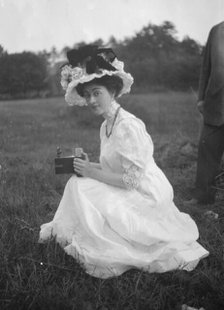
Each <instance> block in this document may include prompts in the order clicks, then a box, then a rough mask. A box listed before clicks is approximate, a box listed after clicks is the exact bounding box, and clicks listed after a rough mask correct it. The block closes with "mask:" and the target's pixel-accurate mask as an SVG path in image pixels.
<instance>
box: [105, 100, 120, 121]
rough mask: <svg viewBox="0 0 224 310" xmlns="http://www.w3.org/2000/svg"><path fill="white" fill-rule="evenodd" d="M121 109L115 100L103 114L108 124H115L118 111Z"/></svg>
mask: <svg viewBox="0 0 224 310" xmlns="http://www.w3.org/2000/svg"><path fill="white" fill-rule="evenodd" d="M119 107H120V105H119V103H117V102H116V101H115V100H114V101H112V102H111V104H110V107H109V109H108V111H106V112H105V113H104V114H103V117H104V118H105V119H106V121H107V123H111V122H113V120H114V117H115V114H116V111H117V109H118V108H119Z"/></svg>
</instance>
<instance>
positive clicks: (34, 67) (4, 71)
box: [0, 52, 47, 96]
mask: <svg viewBox="0 0 224 310" xmlns="http://www.w3.org/2000/svg"><path fill="white" fill-rule="evenodd" d="M0 68H1V70H0V94H5V95H6V94H7V95H10V96H26V95H27V94H28V93H31V92H35V93H37V94H38V93H39V92H40V91H41V90H44V89H46V86H47V84H46V80H47V66H46V61H45V59H44V58H43V57H40V56H38V55H36V54H34V53H31V52H23V53H16V54H4V55H3V56H2V57H0Z"/></svg>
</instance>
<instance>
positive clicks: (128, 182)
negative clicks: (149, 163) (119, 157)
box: [122, 164, 142, 190]
mask: <svg viewBox="0 0 224 310" xmlns="http://www.w3.org/2000/svg"><path fill="white" fill-rule="evenodd" d="M141 176H142V172H141V169H140V168H138V167H137V166H136V165H134V164H133V165H131V166H130V167H129V168H126V169H125V170H124V173H123V177H122V178H123V182H124V185H125V187H126V188H127V189H128V190H133V189H137V188H138V187H139V184H140V179H141Z"/></svg>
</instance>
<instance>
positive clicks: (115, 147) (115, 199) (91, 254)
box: [39, 46, 208, 278]
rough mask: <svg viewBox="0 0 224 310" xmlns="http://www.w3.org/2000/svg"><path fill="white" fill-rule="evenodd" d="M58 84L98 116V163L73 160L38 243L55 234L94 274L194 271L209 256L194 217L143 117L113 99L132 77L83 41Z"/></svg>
mask: <svg viewBox="0 0 224 310" xmlns="http://www.w3.org/2000/svg"><path fill="white" fill-rule="evenodd" d="M67 56H68V60H69V64H68V65H66V66H64V67H63V69H62V81H61V83H62V86H63V88H64V89H65V90H66V94H65V99H66V101H67V102H68V103H69V104H76V105H86V104H87V105H88V106H89V107H90V109H91V110H92V111H93V113H94V114H96V115H102V116H103V117H104V119H105V120H104V122H103V123H102V125H101V128H100V139H101V150H100V159H99V161H100V163H99V164H98V163H92V162H90V161H89V159H88V156H87V154H85V159H84V160H82V159H76V160H74V170H75V172H77V173H79V174H81V175H82V176H83V177H82V178H78V177H77V176H76V175H75V174H74V175H73V176H72V177H71V178H70V179H69V181H68V183H67V184H66V187H65V190H64V194H63V197H62V199H61V202H60V204H59V207H58V209H57V211H56V213H55V216H54V218H53V220H52V221H51V222H50V223H46V224H43V225H42V226H41V231H40V240H39V241H40V242H44V241H45V240H48V239H49V238H51V237H52V236H54V237H56V240H57V242H59V243H60V244H61V246H62V247H63V248H64V250H65V251H66V253H68V254H69V255H72V256H73V257H74V258H75V259H76V260H78V261H79V262H81V264H82V265H83V266H84V268H85V270H86V272H87V273H89V274H90V275H92V276H95V277H99V278H108V277H112V276H118V275H120V274H122V273H123V272H125V271H126V270H128V269H131V268H139V269H142V270H144V271H148V272H166V271H170V270H174V269H185V270H188V271H190V270H192V269H194V268H195V267H196V265H197V264H198V262H199V260H200V259H201V258H203V257H206V256H207V255H208V251H206V250H205V249H204V248H203V247H202V246H201V245H200V244H199V243H198V242H197V241H196V240H197V239H198V237H199V235H198V229H197V226H196V224H195V222H194V221H193V220H192V218H191V217H190V216H189V215H188V214H185V213H182V212H180V211H179V210H178V209H177V207H176V206H175V204H174V203H173V189H172V186H171V185H170V183H169V181H168V180H167V178H166V176H165V175H164V173H163V172H162V171H161V170H160V168H159V167H158V166H157V165H156V163H155V161H154V159H153V143H152V140H151V138H150V136H149V134H148V133H147V131H146V128H145V125H144V123H143V122H142V121H141V120H140V119H138V118H136V117H135V116H134V115H132V114H131V113H129V112H127V111H125V110H124V109H123V108H122V107H121V106H120V105H119V104H118V103H117V101H116V98H117V97H118V96H121V95H122V94H124V93H127V92H129V91H130V87H131V85H132V83H133V78H132V76H131V75H130V74H128V73H126V72H125V71H124V70H123V62H121V61H118V59H117V58H116V55H115V54H114V52H113V51H112V50H111V49H100V48H98V47H96V46H84V47H82V48H80V49H78V50H71V51H69V52H68V55H67Z"/></svg>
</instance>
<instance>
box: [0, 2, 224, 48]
mask: <svg viewBox="0 0 224 310" xmlns="http://www.w3.org/2000/svg"><path fill="white" fill-rule="evenodd" d="M223 20H224V0H0V45H2V46H3V48H4V49H5V50H6V51H7V52H8V53H16V52H22V51H34V52H37V51H42V50H44V49H45V50H47V51H49V50H50V49H51V48H52V47H53V46H55V47H56V48H57V50H59V51H60V50H61V49H62V48H63V47H65V46H69V47H72V46H73V45H74V44H75V43H78V42H81V41H84V42H86V43H89V42H93V41H94V40H96V39H99V38H101V39H103V41H104V42H107V40H108V39H109V38H110V36H114V37H115V38H116V39H118V40H123V39H124V38H130V37H133V36H134V35H135V33H137V32H138V31H140V30H141V29H142V28H143V27H144V26H147V25H148V24H149V23H152V24H156V25H160V24H162V23H163V22H164V21H171V22H172V23H173V24H174V25H175V27H176V30H177V37H178V39H180V40H181V39H183V37H184V36H189V37H191V38H192V39H194V40H196V41H197V42H198V43H200V44H202V45H204V44H205V42H206V39H207V36H208V32H209V31H210V29H211V27H212V26H213V25H215V24H217V23H219V22H221V21H223Z"/></svg>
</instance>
